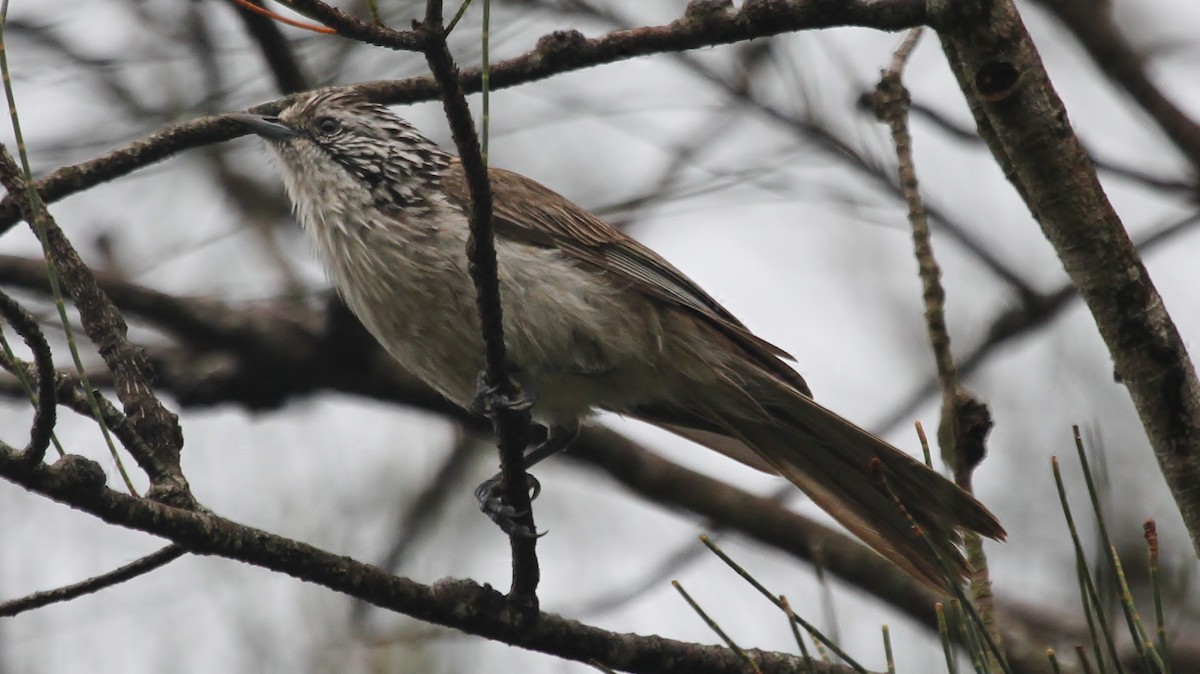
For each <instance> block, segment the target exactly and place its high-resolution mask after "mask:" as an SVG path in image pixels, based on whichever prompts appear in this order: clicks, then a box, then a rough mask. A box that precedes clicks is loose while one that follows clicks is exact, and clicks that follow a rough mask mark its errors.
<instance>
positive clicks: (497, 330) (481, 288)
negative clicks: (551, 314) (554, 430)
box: [419, 0, 541, 609]
mask: <svg viewBox="0 0 1200 674" xmlns="http://www.w3.org/2000/svg"><path fill="white" fill-rule="evenodd" d="M419 30H420V31H421V34H422V35H423V36H424V37H423V39H424V43H425V44H424V48H425V58H426V61H428V63H429V68H430V70H431V71H432V72H433V75H434V77H435V78H436V79H437V81H438V83H439V84H440V85H441V87H442V92H443V96H442V104H443V106H444V108H445V112H446V119H447V120H448V121H449V122H450V128H451V131H452V133H453V136H454V143H455V145H456V146H457V147H458V153H459V157H460V159H461V162H462V170H463V173H464V175H465V176H466V180H467V185H468V187H469V191H470V212H469V213H468V220H469V223H470V229H471V233H470V236H469V237H468V239H467V259H468V261H469V270H470V274H471V279H472V281H473V282H474V284H475V293H476V305H477V307H478V309H479V317H480V322H481V327H482V331H483V343H484V356H485V362H486V371H485V377H486V385H487V387H488V389H489V390H490V391H494V392H495V394H496V395H497V396H498V398H499V399H501V400H503V401H507V402H506V403H502V404H499V405H496V406H495V408H494V409H493V410H491V411H492V413H493V417H492V418H493V423H494V425H495V430H496V436H497V438H498V439H499V443H500V475H501V480H502V485H503V489H504V492H503V493H504V496H505V501H506V503H507V505H509V506H511V507H512V508H513V509H514V510H515V511H516V512H517V513H518V515H517V516H516V518H515V520H516V524H517V525H518V528H517V529H514V531H513V532H512V533H510V535H509V540H510V544H511V547H512V566H513V575H512V588H511V590H510V592H509V595H510V597H511V598H512V599H513V600H514V601H516V602H517V603H519V604H521V605H522V606H525V607H528V608H531V609H536V607H537V586H538V581H539V579H540V576H541V571H540V570H539V568H538V560H537V536H536V534H535V533H534V532H536V531H537V529H536V525H535V523H534V520H533V507H532V505H531V503H530V496H529V490H528V484H529V478H528V476H527V474H526V473H525V449H526V448H527V447H528V446H529V440H530V425H531V423H532V418H531V415H530V412H529V405H528V404H527V401H526V399H524V398H523V394H522V393H521V391H520V389H519V388H518V387H517V384H516V382H515V381H513V379H512V377H511V376H509V374H508V372H509V368H508V355H507V352H506V349H505V345H504V320H503V310H502V307H501V305H500V283H499V280H498V276H497V263H496V243H495V239H494V233H493V229H492V193H491V186H490V184H489V182H488V174H487V166H486V164H485V163H484V158H483V153H482V150H481V148H480V145H479V137H478V136H477V135H476V133H475V125H474V123H473V122H472V120H471V111H470V108H469V107H468V105H467V98H466V95H465V94H464V93H463V88H462V85H461V83H460V81H459V74H458V68H457V67H456V66H455V64H454V59H453V56H451V54H450V49H449V47H448V46H447V45H446V30H445V27H444V26H443V25H442V4H441V2H440V1H439V0H428V4H427V5H426V12H425V22H424V23H423V24H421V26H420V29H419Z"/></svg>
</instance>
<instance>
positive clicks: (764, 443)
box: [637, 372, 1005, 590]
mask: <svg viewBox="0 0 1200 674" xmlns="http://www.w3.org/2000/svg"><path fill="white" fill-rule="evenodd" d="M758 374H759V376H758V377H754V378H753V379H754V380H757V382H758V383H759V386H753V385H752V386H750V387H748V388H751V389H757V390H752V391H748V390H747V389H746V388H742V387H740V386H739V387H732V386H730V387H729V388H727V389H726V391H725V393H728V394H729V395H721V396H698V399H699V401H698V404H699V405H702V406H703V407H702V408H701V409H700V410H697V411H699V415H697V416H695V417H693V418H689V419H681V418H680V417H679V416H677V415H674V414H669V413H667V414H664V413H662V411H650V410H646V412H649V413H648V414H638V415H637V416H641V417H643V418H645V419H646V420H648V421H651V422H653V423H657V424H659V425H661V426H663V427H665V428H667V429H669V430H672V431H675V432H677V433H680V434H681V435H684V436H686V437H688V438H690V439H693V440H696V441H698V442H700V443H701V444H704V445H706V446H709V447H711V448H712V449H715V450H717V451H719V452H722V453H724V454H727V455H729V456H732V457H733V458H735V459H738V460H741V461H742V462H744V463H747V464H749V465H751V466H754V467H756V468H763V467H765V466H769V467H770V468H772V469H773V470H774V472H777V473H779V474H780V475H782V476H784V477H786V478H787V479H788V480H790V481H791V482H792V483H794V484H795V485H796V486H797V487H799V488H800V489H801V490H803V491H804V493H805V494H807V495H808V496H809V498H811V499H812V500H813V501H814V502H815V503H816V504H817V505H819V506H820V507H821V508H823V509H824V510H825V511H826V512H828V513H829V514H830V515H832V516H833V517H834V519H836V520H837V521H838V522H840V523H841V524H842V525H843V526H845V527H846V528H847V529H849V530H850V531H851V532H852V533H853V534H854V535H856V536H858V537H859V538H860V539H862V540H863V541H864V542H865V543H867V544H868V545H869V546H871V547H872V548H873V549H875V550H876V551H877V552H878V553H879V554H881V555H883V556H884V557H886V558H887V559H889V560H891V561H892V562H893V563H895V564H896V565H897V566H900V567H901V568H903V569H905V570H907V571H908V572H909V573H911V574H912V575H913V576H915V577H916V578H918V579H919V580H921V581H922V582H924V583H925V584H927V585H929V586H930V587H932V588H934V589H938V590H945V588H946V587H947V583H948V582H958V581H959V580H961V578H962V576H963V575H965V573H966V570H967V565H966V561H965V560H964V559H963V556H962V552H961V550H960V549H959V545H960V544H961V541H962V537H961V535H960V534H959V532H958V529H960V528H962V529H969V530H972V531H976V532H978V533H980V534H982V535H984V536H987V537H990V538H995V539H1003V538H1004V536H1005V532H1004V528H1003V527H1002V526H1001V525H1000V522H999V521H998V520H997V519H996V517H995V516H994V515H992V513H990V512H988V510H987V508H985V507H984V506H983V505H982V504H980V503H979V502H978V501H977V500H975V498H974V497H972V496H971V495H970V494H968V493H966V492H965V491H963V490H962V489H960V488H959V487H958V486H956V485H955V484H954V483H952V482H950V481H949V480H947V479H946V478H944V477H942V476H941V475H939V474H937V473H936V472H934V471H933V470H930V469H929V468H928V467H926V466H925V464H923V463H921V462H919V461H917V460H916V459H914V458H912V457H910V456H909V455H907V454H905V453H904V452H902V451H900V450H898V449H896V448H895V447H892V446H891V445H889V444H888V443H886V442H884V441H883V440H882V439H880V438H879V437H877V436H875V435H873V434H871V433H869V432H867V431H865V430H863V429H861V428H859V427H858V426H855V425H854V424H852V423H851V422H849V421H847V420H845V419H843V418H842V417H840V416H838V415H837V414H834V413H833V412H831V411H829V410H827V409H825V408H824V407H822V406H820V405H818V404H817V403H815V402H813V401H812V399H811V398H809V397H807V396H805V395H804V394H802V393H800V392H799V391H797V390H795V389H794V388H792V387H791V386H788V385H787V384H785V383H783V382H780V381H779V380H778V379H777V378H775V377H773V376H771V375H769V374H767V373H765V372H759V373H758ZM763 385H765V389H766V390H764V386H763ZM723 388H724V387H723ZM734 388H736V389H737V390H736V391H734V390H731V389H734ZM693 409H694V410H695V409H696V408H693ZM655 412H658V413H655ZM693 414H694V413H693ZM914 524H915V525H916V527H919V529H920V533H918V531H917V530H916V529H915V528H914Z"/></svg>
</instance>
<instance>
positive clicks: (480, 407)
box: [471, 370, 537, 418]
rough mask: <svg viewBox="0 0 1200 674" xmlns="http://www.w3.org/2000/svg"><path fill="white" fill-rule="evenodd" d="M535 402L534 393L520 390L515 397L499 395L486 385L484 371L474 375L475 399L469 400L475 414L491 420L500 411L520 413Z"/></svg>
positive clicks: (497, 391)
mask: <svg viewBox="0 0 1200 674" xmlns="http://www.w3.org/2000/svg"><path fill="white" fill-rule="evenodd" d="M510 376H511V373H510ZM536 402H537V394H536V393H532V392H526V391H525V390H523V389H520V388H518V389H517V393H516V395H515V396H510V395H507V394H504V393H501V392H500V389H499V388H498V387H496V386H491V385H489V384H488V382H487V371H486V370H480V371H479V374H477V375H475V397H474V398H472V399H471V412H473V413H475V414H482V415H484V416H486V417H489V418H491V417H493V416H495V415H496V411H497V410H501V409H505V410H511V411H514V412H522V411H524V410H527V409H529V408H531V407H533V404H534V403H536Z"/></svg>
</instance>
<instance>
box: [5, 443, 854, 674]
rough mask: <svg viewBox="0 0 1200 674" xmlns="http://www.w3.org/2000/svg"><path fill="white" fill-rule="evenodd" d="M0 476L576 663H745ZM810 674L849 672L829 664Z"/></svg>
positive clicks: (773, 663) (459, 584)
mask: <svg viewBox="0 0 1200 674" xmlns="http://www.w3.org/2000/svg"><path fill="white" fill-rule="evenodd" d="M0 476H3V477H5V478H8V479H9V480H11V481H13V482H16V483H17V484H20V485H22V486H23V487H25V488H26V489H29V490H31V491H35V492H37V493H39V494H42V495H44V496H47V497H49V498H52V499H54V500H56V501H59V502H61V503H65V504H67V505H70V506H71V507H73V508H76V509H79V510H82V511H84V512H87V513H89V514H92V515H94V516H96V517H98V518H100V519H102V520H104V521H106V522H108V523H110V524H116V525H119V526H124V527H128V528H131V529H137V530H140V531H144V532H147V533H150V534H154V535H156V536H161V537H164V538H167V539H170V540H172V541H174V542H175V543H176V544H177V545H179V546H180V547H182V548H184V549H186V550H187V551H189V552H193V553H197V554H213V555H219V556H222V557H226V558H229V559H234V560H237V561H241V562H245V563H248V564H253V565H255V566H260V567H263V568H266V569H270V570H272V571H277V572H280V573H286V574H288V575H290V576H293V577H295V578H298V579H300V580H304V581H308V582H311V583H316V584H318V585H322V586H324V587H327V588H329V589H332V590H335V591H337V592H342V593H344V594H348V595H350V596H353V597H357V598H360V599H363V600H365V601H369V602H371V603H372V604H375V605H376V606H380V607H383V608H386V609H390V610H392V611H396V612H398V613H403V614H405V615H409V616H412V617H414V618H417V619H419V620H423V621H425V622H429V623H433V624H437V625H443V626H446V627H451V628H454V629H457V630H460V631H462V632H465V633H468V634H474V635H477V636H482V637H486V638H489V639H494V640H497V641H502V642H504V643H508V644H511V645H514V646H520V647H522V648H527V649H530V650H534V651H539V652H542V653H548V654H551V655H557V656H559V657H562V658H566V659H570V660H576V661H580V662H589V661H596V662H601V663H604V664H605V665H606V666H608V667H610V668H613V669H620V670H623V671H628V672H645V673H648V674H650V673H654V674H672V673H679V674H684V673H692V672H701V671H702V672H706V673H708V674H724V673H728V674H741V673H742V672H743V671H744V668H745V662H744V661H743V660H742V659H741V658H739V657H738V656H737V655H735V654H734V653H733V652H732V651H731V650H729V649H726V648H720V647H716V646H700V645H697V644H689V643H684V642H680V641H675V640H671V639H664V638H661V637H643V636H638V635H633V634H617V633H614V632H609V631H607V630H602V629H598V628H595V627H591V626H589V625H584V624H582V623H580V622H578V621H575V620H570V619H567V618H563V617H561V616H558V615H554V614H549V613H539V614H538V615H537V620H536V621H533V622H530V621H528V620H526V619H523V617H522V616H523V615H524V611H523V610H522V609H518V608H517V607H514V606H513V605H512V604H510V603H509V602H508V601H507V600H506V599H505V598H504V597H503V596H502V595H500V594H498V593H496V592H495V591H494V590H491V589H489V588H486V587H480V586H479V585H476V584H475V583H473V582H471V581H467V580H452V579H451V580H443V581H440V582H438V583H436V584H435V585H432V586H429V585H423V584H420V583H417V582H414V581H412V580H409V579H407V578H401V577H398V576H392V575H389V574H388V573H386V572H384V571H382V570H380V569H378V568H376V567H373V566H370V565H368V564H364V563H362V562H358V561H355V560H353V559H350V558H349V557H344V556H340V555H335V554H333V553H330V552H327V551H325V550H321V549H319V548H316V547H313V546H311V545H307V544H304V543H301V542H298V541H294V540H290V539H287V538H283V537H281V536H276V535H275V534H272V533H269V532H267V531H262V530H260V529H254V528H251V527H247V526H243V525H240V524H237V523H235V522H232V521H230V520H227V519H225V518H222V517H219V516H217V515H214V514H211V513H207V512H203V511H199V510H190V509H183V508H174V507H171V506H168V505H165V504H163V503H159V502H155V501H151V500H149V499H142V498H136V497H132V496H129V495H126V494H122V493H120V492H117V491H114V490H111V489H108V488H107V487H105V486H104V481H105V477H104V471H103V470H102V469H101V468H100V466H99V465H97V464H96V463H95V462H93V461H91V460H89V459H86V458H84V457H81V456H76V455H68V456H66V457H63V458H62V459H60V460H59V461H58V462H56V463H55V464H54V465H52V466H51V465H45V464H39V465H36V466H32V467H29V466H26V465H25V464H23V463H21V462H20V461H19V460H18V459H17V458H16V453H15V452H14V451H13V450H12V448H8V447H5V448H0ZM749 654H750V656H751V657H752V658H753V659H754V661H755V662H756V664H758V666H759V667H760V668H761V669H762V671H763V672H767V673H772V672H777V673H781V674H782V673H783V672H795V671H799V667H800V666H801V663H802V662H803V661H802V660H801V659H800V658H797V657H794V656H790V655H784V654H781V653H771V652H763V651H749ZM817 671H818V672H822V673H827V674H849V672H850V670H849V669H848V668H846V667H842V666H839V665H821V664H820V663H818V670H817Z"/></svg>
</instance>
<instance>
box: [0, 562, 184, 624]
mask: <svg viewBox="0 0 1200 674" xmlns="http://www.w3.org/2000/svg"><path fill="white" fill-rule="evenodd" d="M185 554H187V550H185V549H183V548H182V547H180V546H178V545H168V546H167V547H165V548H163V549H161V550H159V551H158V552H154V553H151V554H149V555H146V556H145V557H142V558H141V559H136V560H134V561H132V562H130V563H128V564H126V565H124V566H122V567H120V568H117V569H113V570H112V571H109V572H108V573H104V574H101V575H99V576H93V577H92V578H88V579H87V580H85V581H81V582H78V583H73V584H71V585H64V586H63V587H60V588H56V589H53V590H46V591H45V592H35V593H33V594H31V595H27V596H24V597H20V598H18V599H10V600H8V601H6V602H0V617H8V616H15V615H17V614H18V613H24V612H25V611H30V610H32V609H35V608H41V607H43V606H49V605H50V604H55V603H58V602H62V601H70V600H72V599H75V598H77V597H82V596H83V595H85V594H91V593H93V592H99V591H100V590H103V589H104V588H106V587H112V586H113V585H117V584H119V583H124V582H125V581H127V580H130V579H133V578H137V577H138V576H143V575H145V574H147V573H150V572H151V571H153V570H155V569H157V568H159V567H160V566H165V565H167V564H169V563H171V562H173V561H175V560H176V559H179V558H180V557H182V556H183V555H185Z"/></svg>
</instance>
